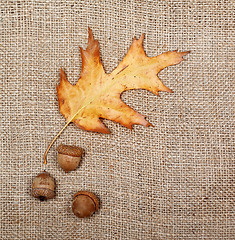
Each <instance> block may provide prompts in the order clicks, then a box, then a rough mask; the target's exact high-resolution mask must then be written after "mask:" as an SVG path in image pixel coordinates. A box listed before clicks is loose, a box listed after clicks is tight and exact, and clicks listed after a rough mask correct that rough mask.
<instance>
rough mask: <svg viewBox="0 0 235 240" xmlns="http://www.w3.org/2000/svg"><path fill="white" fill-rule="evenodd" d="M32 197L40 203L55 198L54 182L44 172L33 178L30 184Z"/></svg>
mask: <svg viewBox="0 0 235 240" xmlns="http://www.w3.org/2000/svg"><path fill="white" fill-rule="evenodd" d="M32 195H33V196H34V197H36V198H39V199H40V201H44V200H46V199H50V198H53V197H54V196H55V180H54V179H53V178H52V177H51V176H50V175H49V173H47V172H46V171H44V172H43V173H40V174H39V175H37V177H35V178H34V180H33V184H32Z"/></svg>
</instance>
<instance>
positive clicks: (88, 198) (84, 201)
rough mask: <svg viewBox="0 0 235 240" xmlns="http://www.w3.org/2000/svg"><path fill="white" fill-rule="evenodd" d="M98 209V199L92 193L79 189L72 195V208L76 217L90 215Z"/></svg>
mask: <svg viewBox="0 0 235 240" xmlns="http://www.w3.org/2000/svg"><path fill="white" fill-rule="evenodd" d="M98 209H99V199H98V198H97V197H96V196H95V194H94V193H91V192H87V191H80V192H77V193H76V194H75V195H74V197H73V203H72V210H73V213H74V214H75V215H76V216H77V217H79V218H86V217H90V216H91V215H92V214H93V213H94V212H95V211H97V210H98Z"/></svg>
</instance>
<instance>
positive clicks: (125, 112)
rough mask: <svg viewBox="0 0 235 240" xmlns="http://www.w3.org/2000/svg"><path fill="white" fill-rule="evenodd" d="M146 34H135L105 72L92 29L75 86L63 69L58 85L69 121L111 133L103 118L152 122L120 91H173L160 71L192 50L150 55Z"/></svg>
mask: <svg viewBox="0 0 235 240" xmlns="http://www.w3.org/2000/svg"><path fill="white" fill-rule="evenodd" d="M143 39H144V34H143V35H142V36H141V37H140V38H139V39H138V40H137V39H136V38H134V40H133V42H132V44H131V47H130V49H129V51H128V53H127V55H126V56H125V58H124V59H123V60H122V62H121V63H120V64H119V65H118V66H117V68H116V69H114V70H113V72H112V73H110V74H106V73H105V71H104V68H103V66H102V63H101V61H100V55H99V45H98V41H97V40H95V39H94V37H93V34H92V31H91V30H90V29H89V39H88V45H87V49H86V50H83V49H81V57H82V71H81V74H80V78H79V80H78V82H77V83H76V85H75V86H73V85H71V84H70V83H69V82H68V80H67V78H66V75H65V73H64V71H63V70H62V69H61V72H60V78H61V81H60V84H59V86H58V87H57V95H58V100H59V108H60V112H61V113H62V115H63V116H64V117H65V118H66V119H67V121H68V122H74V123H75V124H76V126H77V127H79V128H81V129H84V130H88V131H94V132H101V133H109V130H108V128H106V126H105V125H104V124H103V123H102V121H101V120H100V119H101V118H104V119H109V120H113V121H115V122H118V123H120V124H122V125H123V126H125V127H127V128H130V129H131V128H132V125H133V124H141V125H143V126H149V125H151V124H150V123H149V122H148V121H146V120H145V117H144V116H143V115H141V114H139V113H137V112H136V111H134V110H133V109H132V108H130V107H129V106H127V105H126V104H125V103H124V102H122V100H121V98H120V95H121V93H122V92H123V91H127V90H130V89H146V90H149V91H151V92H153V93H155V94H157V95H158V92H159V91H165V92H172V91H171V90H170V89H169V88H168V87H166V86H165V85H164V84H163V83H162V82H161V81H160V79H159V78H158V76H157V74H158V73H159V72H160V71H161V70H162V69H163V68H166V67H168V66H170V65H175V64H178V63H180V62H181V61H182V60H183V56H184V55H186V54H187V53H189V52H177V51H171V52H165V53H163V54H161V55H159V56H156V57H147V56H146V54H145V52H144V49H143Z"/></svg>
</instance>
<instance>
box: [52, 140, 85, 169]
mask: <svg viewBox="0 0 235 240" xmlns="http://www.w3.org/2000/svg"><path fill="white" fill-rule="evenodd" d="M57 151H58V156H57V160H58V163H59V165H60V167H61V168H62V169H64V170H65V172H68V171H72V170H75V169H76V168H77V167H78V165H79V163H80V161H81V156H82V149H81V148H80V147H76V146H68V145H64V144H61V145H59V146H58V147H57Z"/></svg>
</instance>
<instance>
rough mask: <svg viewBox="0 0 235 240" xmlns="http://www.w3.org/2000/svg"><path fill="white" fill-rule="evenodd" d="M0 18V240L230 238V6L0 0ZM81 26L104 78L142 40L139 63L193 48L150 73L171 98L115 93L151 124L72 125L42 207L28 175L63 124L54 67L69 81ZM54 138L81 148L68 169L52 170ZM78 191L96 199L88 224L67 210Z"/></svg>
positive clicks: (77, 63)
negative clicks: (95, 43)
mask: <svg viewBox="0 0 235 240" xmlns="http://www.w3.org/2000/svg"><path fill="white" fill-rule="evenodd" d="M0 13H1V15H0V59H1V64H0V83H1V84H0V90H1V108H0V114H1V120H0V121H1V163H0V169H1V175H0V176H1V177H0V181H1V184H0V186H1V189H0V194H1V198H0V207H1V209H0V212H1V221H0V238H1V239H4V240H5V239H9V240H10V239H132V240H134V239H141V240H148V239H151V240H155V239H233V238H234V236H235V230H234V214H233V211H232V207H233V204H234V200H235V199H234V165H235V164H234V143H235V138H234V128H235V125H234V110H235V109H234V100H235V99H234V96H235V95H234V84H233V80H234V53H235V48H234V42H235V39H234V1H231V0H210V1H207V0H200V1H196V0H191V1H186V0H180V1H176V0H169V1H163V0H161V1H147V0H144V1H139V0H131V1H124V0H120V1H116V0H104V1H98V0H95V1H91V0H90V1H84V0H82V1H72V0H67V1H56V0H50V1H49V0H48V1H45V0H34V1H33V0H31V1H30V0H21V1H15V0H2V2H1V5H0ZM88 26H89V27H90V28H91V29H92V31H93V34H94V37H95V39H98V40H99V44H100V54H101V59H102V63H103V65H104V68H105V70H106V72H111V71H112V70H113V69H114V68H115V67H116V66H117V64H118V63H119V62H120V61H121V60H122V59H123V57H124V56H125V54H126V53H127V50H128V48H129V46H130V44H131V42H132V39H133V37H134V36H136V37H137V38H138V37H140V35H141V34H142V33H145V40H144V49H145V51H146V53H147V55H148V56H155V55H158V54H160V53H162V52H165V51H169V50H175V49H178V50H179V51H187V50H191V53H190V54H189V55H188V56H187V57H186V59H187V61H185V62H182V63H181V64H179V65H176V66H172V67H169V68H167V69H164V70H163V71H162V72H161V73H160V74H159V77H160V79H161V80H162V81H163V83H164V84H165V85H166V86H167V87H169V88H170V89H172V90H173V91H174V93H172V94H169V93H160V97H157V96H155V95H153V94H152V93H150V92H147V91H145V90H135V91H129V92H125V93H124V94H123V95H122V99H123V100H124V102H125V103H127V104H128V105H130V106H131V107H132V108H133V109H135V110H137V111H138V112H140V113H141V114H143V115H145V116H147V119H148V120H149V121H150V122H151V123H152V124H153V125H154V127H149V128H144V127H142V126H135V127H134V129H133V130H132V131H130V130H128V129H126V128H124V127H122V126H120V125H118V124H116V123H113V122H111V121H107V120H104V122H105V124H107V126H108V127H109V129H110V130H111V131H112V133H111V134H110V135H104V134H95V133H90V132H85V131H81V130H79V129H77V128H76V127H75V126H74V125H73V124H70V125H69V126H68V128H67V129H66V130H65V131H64V133H63V134H62V135H61V136H60V138H59V139H58V140H57V141H56V143H55V144H54V145H53V147H52V148H51V150H50V152H49V154H48V166H47V171H48V172H49V173H50V174H51V175H52V176H53V177H54V178H55V179H56V183H57V186H56V197H55V198H54V199H53V200H49V201H46V202H40V201H37V200H36V199H35V198H33V197H32V196H31V184H32V180H33V178H34V177H35V176H36V175H37V174H39V173H40V172H42V171H43V170H44V169H43V154H44V151H45V150H46V148H47V146H48V144H49V143H50V141H51V140H52V138H53V136H55V135H56V134H57V132H58V131H59V130H60V129H61V128H62V127H63V125H64V124H65V119H64V118H63V116H62V115H61V114H60V112H59V109H58V102H57V97H56V86H57V85H58V83H59V70H60V68H61V67H62V68H63V69H64V70H65V71H66V73H67V76H68V80H69V81H70V82H71V83H73V84H75V83H76V82H77V79H78V77H79V73H80V70H81V58H80V52H79V46H81V47H83V48H86V44H87V37H88ZM60 143H63V144H68V145H77V146H80V147H82V148H83V149H84V152H85V154H84V156H83V158H82V162H81V164H80V167H79V168H78V169H77V170H76V171H73V172H70V173H68V174H65V173H64V171H63V170H62V169H60V167H59V165H58V163H57V161H56V147H57V146H58V145H59V144H60ZM79 190H88V191H91V192H94V193H95V194H96V195H97V196H98V197H99V199H100V201H101V207H100V210H99V211H98V212H97V213H96V214H95V215H94V216H93V217H92V218H89V219H78V218H77V217H75V216H74V215H73V213H72V209H71V204H72V198H73V195H74V194H75V193H76V192H77V191H79Z"/></svg>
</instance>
